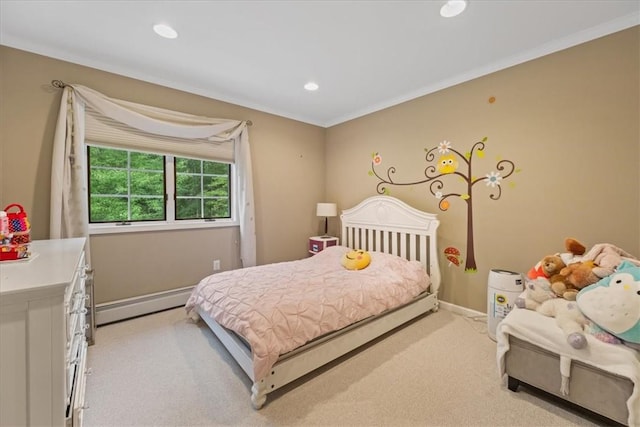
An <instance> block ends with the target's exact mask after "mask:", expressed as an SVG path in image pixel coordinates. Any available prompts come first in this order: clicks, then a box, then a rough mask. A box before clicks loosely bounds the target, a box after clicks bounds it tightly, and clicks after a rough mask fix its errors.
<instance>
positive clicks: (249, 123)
mask: <svg viewBox="0 0 640 427" xmlns="http://www.w3.org/2000/svg"><path fill="white" fill-rule="evenodd" d="M51 86H53V87H55V88H58V89H64V88H65V87H67V86H69V85H68V84H66V83H65V82H63V81H62V80H51ZM245 121H246V122H247V126H253V122H252V121H251V120H245Z"/></svg>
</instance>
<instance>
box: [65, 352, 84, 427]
mask: <svg viewBox="0 0 640 427" xmlns="http://www.w3.org/2000/svg"><path fill="white" fill-rule="evenodd" d="M74 366H75V369H74V376H73V383H72V384H73V387H72V388H71V396H70V399H69V400H68V402H67V412H66V426H67V427H71V426H73V427H79V426H82V418H83V414H84V410H85V409H86V407H87V406H86V404H85V400H84V396H85V387H86V383H87V378H86V376H87V343H86V342H84V341H83V342H82V344H81V345H80V348H79V349H78V363H77V364H75V365H74Z"/></svg>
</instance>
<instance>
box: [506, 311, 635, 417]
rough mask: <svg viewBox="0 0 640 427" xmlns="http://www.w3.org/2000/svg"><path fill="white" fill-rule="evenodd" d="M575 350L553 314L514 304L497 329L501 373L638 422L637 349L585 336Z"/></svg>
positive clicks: (512, 382) (512, 384)
mask: <svg viewBox="0 0 640 427" xmlns="http://www.w3.org/2000/svg"><path fill="white" fill-rule="evenodd" d="M586 338H587V346H586V348H582V349H575V348H573V347H571V346H570V345H569V344H568V343H567V339H566V336H565V334H564V333H563V332H562V331H561V329H560V328H559V327H558V326H557V324H556V322H555V319H553V318H550V317H545V316H543V315H541V314H539V313H537V312H535V311H532V310H527V309H523V308H518V307H515V308H514V309H513V310H512V311H511V312H510V313H509V314H508V315H507V316H506V317H505V318H504V319H503V320H502V321H501V322H500V323H499V324H498V327H497V332H496V339H497V362H498V370H499V374H500V377H501V378H504V377H505V376H506V380H507V386H508V388H509V390H511V391H514V392H515V391H517V390H518V388H519V386H520V385H521V384H525V385H529V386H533V387H535V388H537V389H539V390H543V391H545V392H547V393H550V394H552V395H554V396H556V397H559V398H561V399H564V400H565V401H567V402H570V403H572V404H575V405H578V406H580V407H582V408H585V409H587V410H589V411H591V412H593V413H595V414H598V415H600V416H603V417H606V418H608V419H610V420H613V421H615V422H618V423H620V424H624V425H629V426H638V425H640V353H639V352H638V351H636V350H634V349H632V348H631V347H628V346H626V345H623V344H610V343H607V342H603V341H601V340H599V339H597V338H595V337H594V336H592V335H587V337H586Z"/></svg>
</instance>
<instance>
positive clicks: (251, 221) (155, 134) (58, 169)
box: [50, 84, 256, 267]
mask: <svg viewBox="0 0 640 427" xmlns="http://www.w3.org/2000/svg"><path fill="white" fill-rule="evenodd" d="M96 123H99V124H101V125H100V126H98V125H96ZM110 123H111V124H112V126H108V125H109V124H110ZM87 124H89V126H88V127H87ZM105 124H107V126H105ZM111 131H113V132H114V133H113V137H112V138H111V141H112V143H113V144H114V145H118V144H119V143H118V142H117V140H118V136H120V137H122V135H123V134H122V132H125V134H128V137H126V138H120V145H121V143H122V141H125V140H126V141H129V142H128V144H127V146H126V147H125V146H122V147H121V148H129V149H136V148H138V149H144V150H145V151H156V152H160V153H163V154H167V152H169V151H170V152H171V153H172V154H176V152H177V153H178V155H180V154H183V153H185V151H184V150H185V149H186V148H185V146H190V147H189V148H188V149H187V153H190V154H191V156H198V157H202V158H206V159H211V160H224V159H225V158H224V157H223V156H225V155H226V154H224V153H233V159H232V160H233V162H234V163H235V165H236V168H235V170H236V174H237V177H236V182H237V185H236V186H235V191H236V200H237V201H238V203H237V205H238V220H239V223H240V239H241V240H240V257H241V262H242V266H243V267H251V266H254V265H256V236H255V218H254V213H255V208H254V202H253V181H252V171H251V150H250V146H249V131H248V127H247V123H246V122H245V121H238V120H225V119H212V118H207V117H202V116H195V115H190V114H186V113H180V112H176V111H171V110H165V109H161V108H156V107H151V106H147V105H142V104H136V103H132V102H128V101H123V100H119V99H113V98H109V97H107V96H105V95H103V94H101V93H99V92H96V91H94V90H92V89H89V88H87V87H84V86H81V85H75V84H74V85H67V86H65V88H64V90H63V94H62V100H61V103H60V112H59V115H58V121H57V125H56V131H55V135H54V142H53V159H52V162H53V163H52V171H51V218H50V237H51V238H65V237H80V236H88V229H89V226H88V218H89V215H88V202H87V173H86V170H87V165H86V156H85V155H84V153H85V146H84V141H85V136H86V135H87V133H88V134H89V135H90V136H91V138H94V136H95V137H96V138H99V137H100V135H102V136H104V135H106V134H108V133H109V132H111ZM93 134H95V135H93ZM96 135H97V136H96ZM136 135H138V136H139V137H136ZM154 138H155V139H158V143H157V144H156V145H155V146H153V145H152V146H148V144H149V141H153V140H154ZM107 139H109V138H107ZM114 141H115V142H114ZM136 144H147V145H145V146H144V147H142V146H141V145H136ZM171 147H173V151H172V148H171ZM183 155H184V154H183ZM226 160H228V159H226Z"/></svg>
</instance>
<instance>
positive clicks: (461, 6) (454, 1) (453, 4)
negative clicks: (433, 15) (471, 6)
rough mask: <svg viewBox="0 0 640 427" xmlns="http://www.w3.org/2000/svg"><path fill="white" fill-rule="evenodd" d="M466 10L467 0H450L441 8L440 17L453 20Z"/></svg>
mask: <svg viewBox="0 0 640 427" xmlns="http://www.w3.org/2000/svg"><path fill="white" fill-rule="evenodd" d="M466 8H467V2H466V0H449V1H448V2H446V3H445V4H444V5H443V6H442V7H441V8H440V16H442V17H444V18H453V17H454V16H458V15H460V14H461V13H462V12H463V11H464V10H465V9H466Z"/></svg>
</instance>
